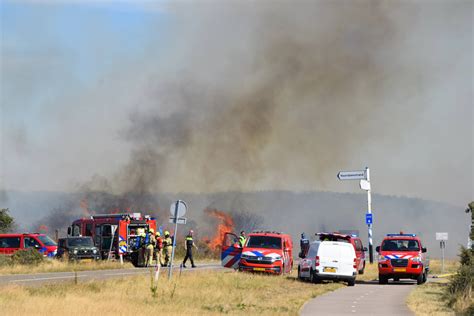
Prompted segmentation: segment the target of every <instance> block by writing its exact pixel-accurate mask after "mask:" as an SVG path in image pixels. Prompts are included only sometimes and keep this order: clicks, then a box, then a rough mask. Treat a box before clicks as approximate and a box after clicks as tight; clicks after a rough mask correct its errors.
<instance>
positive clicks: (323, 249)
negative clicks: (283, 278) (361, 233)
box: [298, 240, 357, 286]
mask: <svg viewBox="0 0 474 316" xmlns="http://www.w3.org/2000/svg"><path fill="white" fill-rule="evenodd" d="M356 274H357V263H356V253H355V250H354V246H352V244H350V243H347V242H340V241H319V240H318V241H314V242H312V243H311V245H310V247H309V251H308V255H307V256H306V258H305V259H302V260H301V261H300V263H299V265H298V278H300V279H306V280H310V281H312V282H314V283H318V282H320V281H321V280H342V281H346V282H347V283H348V284H349V286H354V284H355V278H356Z"/></svg>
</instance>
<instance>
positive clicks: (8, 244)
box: [0, 233, 58, 258]
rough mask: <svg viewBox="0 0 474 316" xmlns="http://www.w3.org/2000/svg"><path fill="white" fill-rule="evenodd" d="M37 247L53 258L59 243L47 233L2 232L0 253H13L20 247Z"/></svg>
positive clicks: (46, 255)
mask: <svg viewBox="0 0 474 316" xmlns="http://www.w3.org/2000/svg"><path fill="white" fill-rule="evenodd" d="M28 248H35V249H36V250H38V251H39V252H40V253H42V254H43V255H44V256H45V257H50V258H53V257H54V256H55V255H56V253H57V251H58V245H57V244H56V242H54V240H52V239H51V238H49V237H48V236H46V235H45V234H38V233H33V234H30V233H24V234H0V255H12V254H14V253H15V252H17V251H18V250H20V249H28Z"/></svg>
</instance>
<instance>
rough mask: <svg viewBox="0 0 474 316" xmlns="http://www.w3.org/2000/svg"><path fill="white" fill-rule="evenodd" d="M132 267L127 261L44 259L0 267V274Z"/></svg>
mask: <svg viewBox="0 0 474 316" xmlns="http://www.w3.org/2000/svg"><path fill="white" fill-rule="evenodd" d="M123 268H133V265H132V264H131V263H129V262H125V263H124V265H123V266H122V265H120V263H119V262H112V261H111V262H107V261H99V262H79V263H74V262H65V261H60V260H46V261H44V262H42V263H40V264H39V265H37V266H28V265H13V266H2V267H0V275H7V274H33V273H47V272H71V271H85V270H107V269H123Z"/></svg>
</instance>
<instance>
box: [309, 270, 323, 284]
mask: <svg viewBox="0 0 474 316" xmlns="http://www.w3.org/2000/svg"><path fill="white" fill-rule="evenodd" d="M311 282H312V283H315V284H317V283H320V282H321V280H320V279H319V278H318V276H317V275H316V273H314V272H313V271H312V270H311Z"/></svg>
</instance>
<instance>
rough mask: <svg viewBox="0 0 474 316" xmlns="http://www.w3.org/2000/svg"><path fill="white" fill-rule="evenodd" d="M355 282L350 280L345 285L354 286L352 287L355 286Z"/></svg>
mask: <svg viewBox="0 0 474 316" xmlns="http://www.w3.org/2000/svg"><path fill="white" fill-rule="evenodd" d="M355 281H356V280H355V279H350V280H348V281H347V285H348V286H354V285H355Z"/></svg>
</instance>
